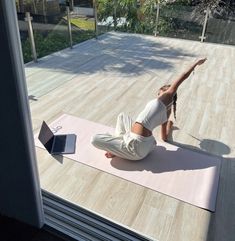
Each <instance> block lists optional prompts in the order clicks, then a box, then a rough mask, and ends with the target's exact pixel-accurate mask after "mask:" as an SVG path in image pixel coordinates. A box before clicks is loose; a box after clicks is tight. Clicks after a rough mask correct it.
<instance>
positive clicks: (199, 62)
mask: <svg viewBox="0 0 235 241" xmlns="http://www.w3.org/2000/svg"><path fill="white" fill-rule="evenodd" d="M206 60H207V58H203V59H199V60H198V61H197V62H196V64H197V65H201V64H203V63H205V62H206Z"/></svg>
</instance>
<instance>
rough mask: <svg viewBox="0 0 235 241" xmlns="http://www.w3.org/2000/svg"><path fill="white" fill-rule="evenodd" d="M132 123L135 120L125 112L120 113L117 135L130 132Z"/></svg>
mask: <svg viewBox="0 0 235 241" xmlns="http://www.w3.org/2000/svg"><path fill="white" fill-rule="evenodd" d="M132 125H133V120H132V119H131V117H130V116H128V115H126V114H125V113H123V112H122V113H120V114H119V115H118V118H117V123H116V129H115V135H116V136H123V135H124V134H126V133H127V132H130V131H131V127H132Z"/></svg>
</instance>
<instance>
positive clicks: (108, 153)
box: [105, 152, 115, 158]
mask: <svg viewBox="0 0 235 241" xmlns="http://www.w3.org/2000/svg"><path fill="white" fill-rule="evenodd" d="M105 156H106V157H107V158H113V157H115V155H113V154H112V153H111V152H106V153H105Z"/></svg>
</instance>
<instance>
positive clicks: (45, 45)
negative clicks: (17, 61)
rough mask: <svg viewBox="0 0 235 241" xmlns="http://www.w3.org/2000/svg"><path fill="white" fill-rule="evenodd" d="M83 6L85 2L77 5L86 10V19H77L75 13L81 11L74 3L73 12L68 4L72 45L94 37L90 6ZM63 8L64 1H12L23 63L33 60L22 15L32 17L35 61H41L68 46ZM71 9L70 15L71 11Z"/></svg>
mask: <svg viewBox="0 0 235 241" xmlns="http://www.w3.org/2000/svg"><path fill="white" fill-rule="evenodd" d="M84 2H85V1H81V4H82V5H83V6H86V9H88V10H89V12H88V15H86V16H83V15H80V12H79V11H80V10H81V8H80V9H79V10H78V7H77V5H76V1H74V8H73V7H72V4H71V3H72V2H71V1H70V10H71V23H72V24H71V26H72V36H73V43H79V42H82V41H84V40H87V39H89V38H92V37H94V16H93V10H92V5H91V4H89V1H88V4H87V5H85V3H84ZM66 6H67V1H66V0H60V1H49V0H42V1H34V0H31V1H30V0H29V1H20V0H16V8H17V14H18V21H19V28H20V36H21V43H22V49H23V55H24V62H25V63H27V62H29V61H32V60H33V57H32V50H31V45H30V39H29V33H28V23H27V22H26V21H25V14H26V12H29V13H30V16H31V17H32V28H33V33H34V41H35V47H36V52H37V57H38V58H41V57H44V56H47V55H49V54H51V53H54V52H56V51H59V50H62V49H65V48H67V47H69V46H70V38H69V31H68V22H67V11H66ZM88 7H89V8H88ZM73 9H74V12H73V11H72V10H73ZM90 13H92V14H90Z"/></svg>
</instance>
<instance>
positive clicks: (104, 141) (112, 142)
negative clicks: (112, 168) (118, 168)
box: [91, 134, 136, 160]
mask: <svg viewBox="0 0 235 241" xmlns="http://www.w3.org/2000/svg"><path fill="white" fill-rule="evenodd" d="M91 143H92V144H93V145H94V146H95V147H96V148H98V149H101V150H104V151H107V152H110V153H112V154H114V155H115V156H118V157H121V158H124V159H129V160H136V156H135V154H134V153H133V152H130V151H129V150H128V149H127V148H126V145H125V143H124V141H123V137H122V136H117V137H116V136H112V135H110V134H97V135H95V136H93V138H92V140H91Z"/></svg>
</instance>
